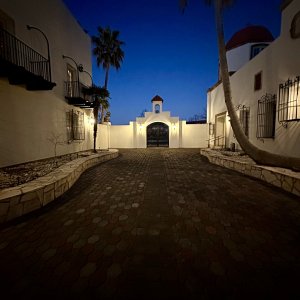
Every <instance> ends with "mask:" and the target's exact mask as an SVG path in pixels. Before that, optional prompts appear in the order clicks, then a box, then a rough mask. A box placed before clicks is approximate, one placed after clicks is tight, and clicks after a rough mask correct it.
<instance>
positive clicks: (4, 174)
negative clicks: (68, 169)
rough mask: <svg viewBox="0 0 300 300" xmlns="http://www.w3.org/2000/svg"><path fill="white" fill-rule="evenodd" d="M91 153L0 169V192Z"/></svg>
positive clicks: (69, 155)
mask: <svg viewBox="0 0 300 300" xmlns="http://www.w3.org/2000/svg"><path fill="white" fill-rule="evenodd" d="M91 154H92V152H91V151H88V152H81V153H74V154H68V155H63V156H59V157H57V158H56V159H55V158H53V157H52V158H49V159H44V160H39V161H34V162H29V163H24V164H21V165H15V166H11V167H4V168H1V169H0V190H1V189H5V188H8V187H13V186H17V185H20V184H23V183H26V182H28V181H31V180H34V179H36V178H38V177H41V176H44V175H47V174H48V173H50V172H51V171H53V170H55V169H56V168H58V167H60V166H61V165H63V164H66V163H68V162H70V161H71V160H74V159H77V158H78V157H82V156H88V155H91Z"/></svg>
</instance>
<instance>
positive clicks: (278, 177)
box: [200, 149, 300, 196]
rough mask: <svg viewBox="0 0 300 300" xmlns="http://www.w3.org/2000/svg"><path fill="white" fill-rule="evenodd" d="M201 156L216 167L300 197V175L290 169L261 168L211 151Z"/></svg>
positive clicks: (205, 151)
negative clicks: (241, 174)
mask: <svg viewBox="0 0 300 300" xmlns="http://www.w3.org/2000/svg"><path fill="white" fill-rule="evenodd" d="M200 154H202V155H204V156H206V157H207V158H208V160H209V161H210V162H211V163H213V164H216V165H219V166H222V167H225V168H227V169H232V170H235V171H238V172H240V173H243V174H245V175H248V176H251V177H255V178H258V179H260V180H263V181H265V182H268V183H270V184H272V185H274V186H277V187H279V188H281V189H283V190H285V191H287V192H290V193H292V194H294V195H297V196H300V173H299V172H293V171H291V170H288V169H283V168H274V167H267V166H259V165H256V164H255V163H252V164H251V163H247V162H245V161H239V160H237V159H235V158H234V157H232V158H231V157H224V156H223V155H220V154H217V153H216V152H214V151H211V150H210V149H201V150H200Z"/></svg>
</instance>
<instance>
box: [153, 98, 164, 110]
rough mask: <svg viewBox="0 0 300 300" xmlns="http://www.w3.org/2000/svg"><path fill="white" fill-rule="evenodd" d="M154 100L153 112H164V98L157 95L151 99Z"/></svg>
mask: <svg viewBox="0 0 300 300" xmlns="http://www.w3.org/2000/svg"><path fill="white" fill-rule="evenodd" d="M151 102H152V112H154V113H156V114H159V113H161V112H162V104H163V102H164V100H163V99H162V98H161V97H160V96H158V95H156V96H155V97H153V99H152V100H151Z"/></svg>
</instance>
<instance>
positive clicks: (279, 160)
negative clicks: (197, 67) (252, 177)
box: [214, 0, 300, 170]
mask: <svg viewBox="0 0 300 300" xmlns="http://www.w3.org/2000/svg"><path fill="white" fill-rule="evenodd" d="M214 4H215V5H214V6H215V21H216V28H217V35H218V48H219V60H220V71H221V80H222V84H223V91H224V98H225V103H226V107H227V110H228V114H229V117H230V123H231V127H232V130H233V132H234V135H235V137H236V139H237V141H238V143H239V144H240V146H241V147H242V149H243V150H244V151H245V153H246V154H248V155H249V156H250V157H251V158H252V159H253V160H254V161H255V162H256V163H258V164H261V165H268V166H275V167H282V168H288V169H294V170H300V158H298V157H287V156H282V155H278V154H274V153H270V152H267V151H264V150H261V149H259V148H257V147H256V146H254V145H253V144H252V143H251V142H250V141H249V139H248V138H247V136H246V135H245V133H244V131H243V129H242V127H241V124H240V121H239V119H238V117H237V114H236V111H235V108H234V105H233V103H232V95H231V86H230V78H229V73H228V64H227V58H226V48H225V41H224V31H223V19H222V0H215V2H214Z"/></svg>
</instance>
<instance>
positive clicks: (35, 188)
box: [0, 149, 119, 223]
mask: <svg viewBox="0 0 300 300" xmlns="http://www.w3.org/2000/svg"><path fill="white" fill-rule="evenodd" d="M118 155H119V152H118V150H113V149H112V150H109V151H108V152H103V153H97V154H92V155H90V156H87V157H82V158H78V159H75V160H73V161H70V162H69V163H67V164H65V165H63V166H61V167H59V168H57V169H55V170H54V171H53V172H51V173H49V174H47V175H45V176H43V177H39V178H37V179H35V180H32V181H30V182H28V183H24V184H22V185H19V186H16V187H12V188H7V189H3V190H2V191H0V223H3V222H6V221H9V220H12V219H15V218H17V217H20V216H22V215H25V214H27V213H29V212H32V211H34V210H36V209H39V208H41V207H43V206H45V205H47V204H48V203H50V202H52V201H53V200H54V199H56V198H58V197H59V196H61V195H62V194H63V193H65V192H66V191H67V190H69V189H70V188H71V186H72V185H73V184H74V183H75V182H76V180H77V179H78V178H79V177H80V175H81V174H82V173H83V172H84V171H85V170H87V169H88V168H90V167H92V166H95V165H97V164H99V163H101V162H104V161H107V160H110V159H113V158H116V157H117V156H118Z"/></svg>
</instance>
